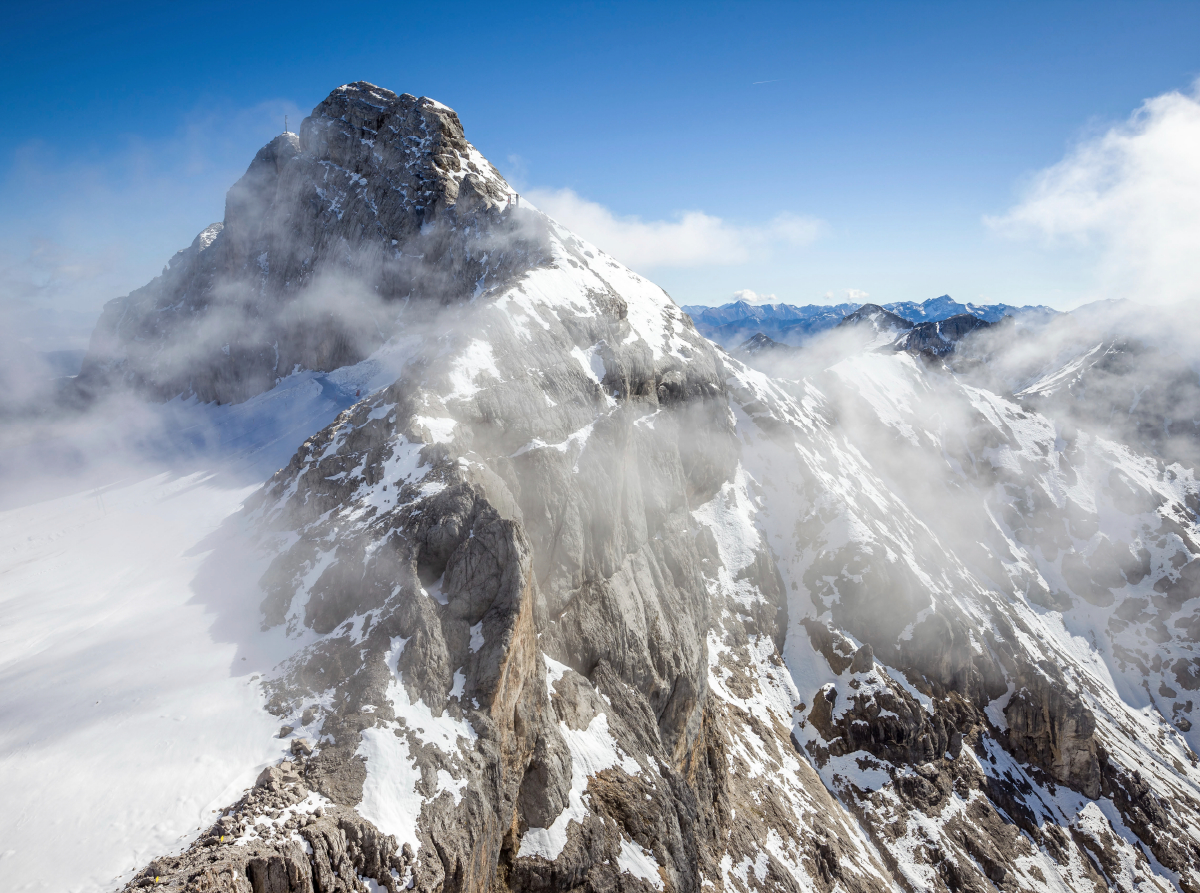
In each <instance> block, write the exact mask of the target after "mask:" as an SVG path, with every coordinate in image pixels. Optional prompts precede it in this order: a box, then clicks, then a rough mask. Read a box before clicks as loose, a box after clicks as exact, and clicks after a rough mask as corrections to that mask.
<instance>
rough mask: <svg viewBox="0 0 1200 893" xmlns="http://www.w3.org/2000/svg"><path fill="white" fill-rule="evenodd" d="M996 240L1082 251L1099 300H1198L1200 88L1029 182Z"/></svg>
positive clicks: (1161, 102) (1174, 96)
mask: <svg viewBox="0 0 1200 893" xmlns="http://www.w3.org/2000/svg"><path fill="white" fill-rule="evenodd" d="M986 220H987V223H988V224H989V225H990V226H992V227H993V228H995V229H996V230H997V231H999V232H1001V233H1004V234H1006V235H1010V236H1015V237H1029V236H1040V237H1042V238H1044V239H1045V240H1046V241H1047V243H1048V244H1050V245H1052V246H1063V245H1067V246H1073V247H1085V248H1089V249H1091V250H1094V251H1095V252H1096V253H1097V256H1098V258H1099V264H1098V267H1097V273H1098V276H1099V282H1098V292H1099V296H1102V297H1128V298H1134V299H1137V300H1139V301H1145V302H1154V303H1167V302H1172V303H1173V302H1176V301H1180V300H1183V299H1187V298H1194V297H1196V296H1197V295H1198V294H1200V81H1198V82H1197V83H1196V84H1195V85H1194V86H1193V88H1192V91H1191V92H1190V93H1180V92H1171V93H1166V94H1164V95H1162V96H1157V97H1155V98H1153V99H1149V100H1147V101H1146V102H1144V103H1143V104H1142V106H1141V108H1139V109H1138V110H1137V111H1136V112H1134V114H1133V115H1132V116H1131V117H1130V118H1129V120H1128V121H1126V122H1124V123H1122V124H1120V125H1118V126H1115V127H1112V128H1111V129H1109V130H1108V131H1107V132H1105V133H1103V134H1101V135H1100V136H1098V137H1095V138H1092V139H1089V140H1087V141H1085V142H1083V143H1081V144H1080V145H1079V146H1077V147H1076V148H1075V149H1074V150H1073V151H1071V152H1070V153H1069V154H1068V155H1067V156H1066V157H1065V158H1064V159H1063V160H1062V161H1060V162H1059V163H1058V164H1055V165H1054V166H1052V167H1050V168H1047V169H1046V170H1044V171H1042V172H1041V173H1039V174H1038V175H1037V177H1036V178H1035V179H1034V180H1033V182H1032V184H1031V186H1030V188H1029V190H1028V191H1027V193H1026V195H1025V196H1024V198H1023V199H1022V201H1021V202H1020V203H1019V204H1018V205H1016V207H1014V208H1012V209H1011V210H1010V211H1009V212H1008V213H1007V214H1006V215H1004V216H1003V217H999V218H987V219H986Z"/></svg>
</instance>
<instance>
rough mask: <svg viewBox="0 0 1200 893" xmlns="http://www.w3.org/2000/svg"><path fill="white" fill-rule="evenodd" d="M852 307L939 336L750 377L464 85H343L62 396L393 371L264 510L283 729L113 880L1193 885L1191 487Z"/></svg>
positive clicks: (961, 328) (1165, 461)
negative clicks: (181, 842) (204, 823)
mask: <svg viewBox="0 0 1200 893" xmlns="http://www.w3.org/2000/svg"><path fill="white" fill-rule="evenodd" d="M863 310H866V312H865V313H864V312H863ZM863 310H860V311H856V314H857V315H858V317H859V319H866V321H867V323H868V324H870V325H872V326H875V327H876V329H877V331H879V332H883V331H884V330H885V329H886V331H887V333H891V334H890V336H889V337H892V338H893V339H894V338H895V337H899V336H900V335H903V336H904V337H905V338H909V339H912V338H914V337H916V338H918V339H919V343H916V342H914V343H913V344H912V345H911V347H912V349H903V350H895V349H892V350H888V351H880V350H862V351H858V352H855V353H852V354H851V355H850V356H847V357H843V358H841V359H839V361H838V362H836V363H835V364H832V365H830V366H829V367H828V368H825V369H823V370H820V372H819V373H816V374H813V375H811V376H808V377H805V378H787V377H782V376H776V377H771V376H768V375H766V374H765V373H763V372H759V371H756V370H754V369H751V368H749V367H747V366H746V365H744V364H743V363H742V362H740V361H739V360H738V359H736V358H735V357H733V356H730V355H729V354H727V353H725V352H724V351H723V350H721V349H720V348H718V347H716V346H715V345H714V344H713V343H712V342H710V341H708V340H707V339H706V338H704V337H703V336H702V335H701V334H699V333H698V332H697V330H696V328H695V327H694V326H693V323H692V321H691V319H690V318H689V316H688V315H687V314H685V313H684V312H683V311H682V310H681V309H680V308H679V307H678V306H676V305H675V303H674V302H673V301H672V300H671V298H670V297H668V296H667V295H666V294H665V293H664V292H663V291H662V290H661V289H660V288H658V287H657V286H655V285H654V284H653V283H651V282H649V281H647V280H645V279H644V278H642V277H640V276H638V275H636V274H635V273H633V272H631V271H630V270H628V269H627V268H625V267H624V266H623V265H621V264H620V263H619V262H617V261H616V260H614V259H613V258H611V257H609V256H608V255H606V254H605V253H604V252H603V251H602V250H600V248H599V247H596V246H593V245H590V244H588V243H587V242H585V241H584V240H582V239H580V238H578V237H577V236H575V235H573V234H572V233H571V232H569V231H567V230H566V229H564V228H563V227H562V226H560V225H558V224H557V223H556V222H555V221H553V220H551V219H549V218H547V217H545V216H544V215H542V214H541V213H540V212H539V211H537V210H536V208H533V207H530V206H528V205H527V204H526V203H523V202H520V201H519V199H518V198H517V197H516V196H515V195H514V193H513V191H512V190H511V189H510V188H509V187H508V185H507V184H506V183H505V181H504V180H503V179H502V178H501V177H500V175H499V174H498V173H497V172H496V171H495V169H494V168H493V167H492V166H491V165H490V164H489V163H488V162H487V161H486V160H485V159H484V158H483V157H482V156H481V155H480V154H479V152H478V151H477V150H476V149H475V148H474V147H473V146H471V144H470V143H468V142H467V141H466V139H465V137H464V134H463V130H462V127H461V125H460V123H459V120H458V117H457V116H456V115H455V113H454V112H453V111H451V110H450V109H448V108H446V107H445V106H443V105H441V104H439V103H437V102H434V101H432V100H430V99H426V98H420V99H417V98H414V97H412V96H409V95H407V94H402V95H396V94H394V93H391V92H389V91H387V90H383V89H380V88H378V87H375V86H373V85H370V84H366V83H362V82H360V83H356V84H350V85H347V86H343V87H339V88H338V89H337V90H335V91H334V92H333V93H332V94H330V96H329V98H328V99H326V100H325V101H324V102H322V103H321V104H320V105H318V106H317V107H316V108H315V109H314V110H313V113H312V115H311V116H310V117H308V118H307V119H305V121H304V123H303V124H302V126H301V128H300V133H299V135H298V136H297V135H291V134H285V135H283V136H281V137H278V138H277V139H275V140H274V141H273V142H272V143H271V144H269V145H268V146H266V147H264V148H263V150H262V151H260V152H259V154H258V155H257V156H256V157H255V159H254V161H253V162H252V163H251V166H250V168H249V170H248V171H247V173H246V175H245V176H244V177H243V178H242V179H241V180H240V181H238V183H237V184H236V185H235V186H234V187H233V188H232V189H231V190H230V192H229V196H228V198H227V203H226V215H225V220H224V221H223V222H222V223H220V224H214V225H213V226H211V227H209V228H208V229H206V230H205V231H204V232H203V233H201V234H200V235H199V236H198V237H197V239H196V241H195V242H193V244H192V245H191V246H190V247H189V248H187V249H185V250H184V251H182V252H180V253H179V254H178V255H176V257H175V258H174V259H173V260H172V261H171V263H170V264H169V265H168V267H167V269H166V270H165V271H164V273H163V275H162V276H160V277H159V278H157V279H155V280H154V281H153V282H151V283H150V284H149V285H147V286H146V287H145V288H143V289H139V290H138V291H136V292H134V293H132V294H131V295H129V296H128V297H126V298H122V299H119V300H117V301H114V302H113V303H112V304H110V305H109V306H108V308H107V309H106V310H105V314H104V317H103V319H102V321H101V323H100V326H99V328H98V329H97V332H96V335H95V337H94V339H93V342H92V350H91V352H90V353H89V355H88V358H87V360H86V362H85V368H84V372H83V374H82V375H81V376H80V379H79V384H78V388H79V390H80V396H81V399H85V400H87V399H96V395H98V394H102V393H103V392H105V391H106V390H107V389H112V388H117V387H132V388H134V389H136V390H138V391H139V392H141V393H143V394H146V395H149V396H150V397H152V398H155V399H166V398H170V397H174V396H177V395H185V396H195V397H197V398H198V399H199V400H201V401H222V402H230V401H232V402H237V401H244V400H246V399H248V398H251V397H253V396H254V395H255V394H259V393H261V392H263V391H265V390H267V389H271V388H273V387H274V386H275V384H276V382H277V381H278V380H280V379H283V378H286V377H287V376H289V375H291V374H293V373H296V372H298V371H299V370H306V369H307V370H313V369H325V370H327V369H331V368H334V367H337V366H345V365H348V364H355V363H360V362H371V361H370V360H368V359H367V358H368V357H370V356H371V355H372V354H373V353H374V352H376V351H377V350H380V349H383V350H388V351H390V352H391V353H390V356H392V357H393V360H394V361H396V362H398V363H399V368H400V372H399V374H398V375H397V376H396V377H395V379H394V381H389V382H388V383H386V384H384V385H383V386H381V387H378V388H374V389H370V390H367V391H366V392H364V393H362V394H360V395H359V397H360V399H359V400H358V402H356V403H355V404H354V405H353V406H351V407H350V408H349V409H346V410H345V411H344V412H342V413H341V415H340V416H338V417H337V419H336V421H334V422H333V424H331V425H329V426H328V427H326V428H324V429H323V430H319V431H312V432H311V436H310V437H308V439H307V440H306V441H305V442H304V444H303V446H302V447H301V448H300V449H299V450H298V451H297V452H296V453H295V455H294V456H293V457H292V458H291V460H290V461H289V462H288V464H287V465H286V466H285V467H283V468H281V469H279V470H278V471H277V472H276V473H275V474H274V476H273V477H271V478H270V479H269V480H268V481H266V482H265V484H264V485H263V486H262V487H261V489H260V490H259V491H258V492H257V494H256V495H255V496H253V497H252V498H251V499H250V500H249V501H248V502H247V504H246V506H245V509H244V512H243V517H242V519H241V521H242V522H243V523H244V524H245V525H246V530H247V531H248V534H247V535H248V536H250V537H251V538H252V539H253V541H254V543H255V544H256V548H257V549H258V550H260V552H261V553H263V554H264V555H265V556H266V557H267V559H269V567H268V569H267V571H266V573H265V574H264V575H263V576H262V578H261V581H260V588H261V599H262V601H261V608H260V613H261V621H262V624H263V626H264V628H267V629H273V630H277V631H279V633H280V635H282V636H284V637H286V638H287V640H288V641H289V642H291V643H292V651H291V654H290V656H289V657H288V658H287V659H286V660H284V661H282V662H281V663H280V664H279V665H278V666H277V667H276V668H275V670H274V671H273V673H271V674H270V675H269V676H268V677H267V678H265V679H263V680H260V682H261V684H262V685H263V700H264V704H265V707H266V709H267V710H269V711H270V712H271V713H272V714H274V716H275V717H276V718H277V720H278V723H279V725H280V727H281V728H280V735H281V736H282V737H284V738H285V739H290V741H291V745H290V746H291V756H290V757H289V758H288V759H286V760H284V761H283V762H281V763H278V764H273V765H269V766H267V767H266V768H265V769H263V771H262V774H261V775H260V776H259V778H258V782H257V784H256V785H255V786H254V787H253V788H251V789H249V790H247V791H246V792H245V793H244V795H243V796H241V798H240V799H237V800H236V802H230V803H228V804H227V806H226V808H225V809H223V810H222V811H221V812H220V813H219V815H217V816H216V818H215V821H213V823H212V824H211V826H209V827H206V828H203V829H201V830H200V831H199V832H198V834H197V835H196V836H195V837H194V839H192V840H190V841H187V842H186V844H187V845H186V847H185V848H183V849H181V850H179V851H176V852H173V853H164V854H162V855H161V857H159V858H157V859H155V860H154V861H153V862H152V863H150V864H149V865H147V866H145V868H144V870H142V871H141V872H140V873H139V874H138V875H137V877H135V879H134V880H133V881H131V882H130V884H129V888H130V889H139V888H149V887H162V888H165V889H169V890H180V891H182V890H198V891H247V893H248V891H254V893H285V891H287V893H291V891H296V893H310V891H317V893H325V891H367V890H379V889H387V890H389V891H393V893H394V891H398V890H402V889H414V890H421V891H427V893H442V891H446V893H460V891H462V893H465V891H514V893H515V891H538V893H551V891H584V890H586V891H596V893H609V891H644V893H649V891H652V890H657V891H680V893H702V891H704V890H706V889H712V890H726V891H738V893H748V891H752V890H762V891H766V890H771V891H798V890H805V891H807V890H817V891H821V893H830V891H846V893H866V891H885V890H886V891H981V893H982V891H994V890H1002V891H1075V893H1078V891H1101V890H1122V891H1135V890H1136V891H1147V890H1161V891H1170V890H1180V891H1189V893H1195V891H1200V766H1198V765H1197V763H1198V761H1197V756H1196V749H1197V747H1200V739H1198V738H1197V736H1198V735H1200V731H1198V730H1197V729H1196V726H1195V723H1196V722H1197V720H1198V719H1200V717H1197V716H1194V715H1193V713H1194V707H1195V704H1196V703H1198V702H1200V695H1197V694H1196V692H1197V690H1200V654H1198V653H1197V647H1198V639H1200V613H1198V608H1200V602H1197V601H1196V598H1197V596H1198V595H1200V588H1198V587H1200V561H1198V558H1200V529H1198V528H1197V516H1196V510H1197V508H1200V486H1198V484H1197V481H1196V477H1195V473H1194V469H1193V468H1191V467H1188V466H1186V465H1185V464H1182V463H1180V462H1179V461H1175V460H1174V459H1173V458H1172V457H1171V456H1169V455H1166V454H1165V453H1162V452H1158V453H1156V452H1154V448H1153V446H1154V445H1153V444H1151V445H1150V446H1149V447H1148V446H1147V445H1146V444H1144V443H1138V442H1134V441H1133V440H1131V439H1130V438H1127V437H1124V436H1123V433H1122V431H1121V430H1118V429H1115V428H1114V429H1105V430H1099V429H1098V428H1096V427H1094V426H1089V425H1088V424H1087V419H1086V418H1084V417H1083V416H1078V417H1076V416H1072V423H1071V424H1070V425H1069V426H1068V425H1066V424H1065V423H1063V422H1062V421H1061V420H1060V419H1059V418H1058V417H1056V415H1055V414H1054V413H1055V412H1057V410H1056V407H1057V406H1059V404H1058V403H1056V402H1055V401H1053V400H1050V399H1049V398H1048V396H1047V397H1046V398H1044V399H1043V402H1042V403H1040V404H1038V405H1037V406H1034V405H1032V404H1031V402H1030V401H1028V400H1025V399H1024V398H1022V397H1021V396H1019V395H1018V391H1019V390H1020V387H1019V383H1016V382H1015V379H1013V377H1012V376H1011V375H1010V376H1008V377H1005V375H1006V373H1005V372H1004V370H1003V369H1001V368H1000V361H999V360H997V359H996V357H998V356H1000V355H1001V354H1003V345H1002V344H1001V345H991V346H987V345H983V346H980V347H979V348H978V349H975V348H972V350H971V351H969V352H968V351H961V352H951V351H946V350H945V349H943V345H945V344H948V343H955V342H960V339H962V341H961V342H960V343H966V339H976V340H979V339H982V338H983V337H984V336H986V335H987V334H988V331H990V329H989V327H986V326H983V327H980V326H979V321H978V320H977V319H976V317H974V316H971V317H970V319H971V322H966V321H962V320H961V318H960V317H956V318H955V319H957V320H959V321H958V322H956V321H955V320H950V321H948V322H949V324H948V323H947V322H946V321H933V322H924V321H923V322H921V323H920V324H919V325H918V326H915V327H914V325H913V324H912V323H911V322H908V321H907V320H904V319H901V322H902V323H905V325H895V324H893V323H892V318H893V317H894V318H896V319H900V318H899V317H895V315H894V314H891V313H889V312H888V311H886V310H883V308H874V310H867V308H863ZM875 311H878V312H875ZM882 314H886V315H882ZM844 315H845V314H842V316H844ZM839 318H841V317H840V316H839ZM846 319H847V320H850V317H849V316H847V317H846ZM851 324H853V320H850V321H849V322H847V323H846V325H851ZM921 327H931V328H928V329H927V330H926V329H924V328H921ZM975 328H978V329H979V331H978V332H974V333H971V332H969V331H968V330H969V329H975ZM990 328H991V329H1001V328H1002V327H1001V326H994V327H990ZM918 329H920V330H921V332H920V334H919V335H918V334H917V330H918ZM967 353H969V354H970V358H971V359H972V360H973V364H968V365H969V368H967V367H966V366H964V367H962V368H958V367H956V366H955V365H954V362H957V361H958V360H962V359H965V356H966V354H967ZM960 354H962V356H960ZM1023 356H1024V354H1023ZM1054 356H1057V355H1054ZM956 357H957V358H958V359H956ZM397 358H398V359H397ZM1052 360H1053V357H1050V358H1049V359H1047V360H1046V363H1051V361H1052ZM1070 361H1071V358H1070V357H1068V358H1067V359H1065V360H1061V359H1060V363H1069V362H1070ZM989 364H993V365H989ZM1064 368H1065V367H1064ZM987 369H991V370H993V373H992V374H991V377H988V376H986V375H985V374H984V371H986V370H987ZM981 370H984V371H981ZM1039 370H1040V372H1039V374H1040V376H1041V377H1040V378H1038V379H1037V381H1039V382H1042V385H1041V386H1040V388H1041V389H1040V391H1038V393H1041V394H1045V395H1049V394H1050V393H1051V391H1052V390H1053V388H1051V387H1050V385H1049V384H1048V382H1050V381H1051V380H1052V378H1053V376H1052V374H1051V373H1052V371H1053V370H1051V369H1050V368H1049V367H1047V366H1045V364H1043V366H1040V367H1039ZM1110 372H1111V374H1116V372H1115V371H1113V370H1110ZM1064 374H1065V373H1064ZM1024 381H1025V382H1026V384H1027V385H1028V376H1026V379H1025V380H1024ZM997 382H999V383H997ZM1028 386H1029V387H1032V385H1028ZM1114 388H1115V386H1114ZM1114 392H1115V390H1114Z"/></svg>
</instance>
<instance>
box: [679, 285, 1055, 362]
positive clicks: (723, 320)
mask: <svg viewBox="0 0 1200 893" xmlns="http://www.w3.org/2000/svg"><path fill="white" fill-rule="evenodd" d="M864 307H882V309H884V310H886V311H888V312H889V313H892V314H894V315H896V316H898V317H901V318H902V319H906V320H908V321H909V322H912V323H925V322H939V321H941V320H945V319H949V318H951V317H953V316H963V315H965V316H974V317H976V318H978V319H982V320H984V321H986V322H999V321H1000V320H1001V319H1003V318H1004V317H1006V316H1012V317H1020V318H1023V319H1025V320H1033V321H1038V322H1045V321H1047V320H1049V319H1052V318H1053V317H1055V316H1057V315H1058V311H1056V310H1052V309H1050V308H1049V307H1043V306H1040V305H1037V306H1024V307H1013V306H1010V305H1008V304H960V303H959V302H957V301H955V300H953V299H951V297H950V296H949V295H942V296H941V297H940V298H930V299H929V300H928V301H923V302H921V303H916V302H913V301H900V302H897V303H892V304H883V305H879V304H833V305H819V304H807V305H805V306H803V307H797V306H793V305H791V304H750V303H748V302H746V301H735V302H733V303H730V304H723V305H722V306H720V307H707V306H704V305H701V304H693V305H688V306H685V307H684V308H683V309H684V311H686V312H687V313H688V314H689V315H690V316H691V318H692V322H693V323H695V325H696V328H697V330H698V331H699V332H700V334H702V335H704V337H706V338H709V339H711V340H712V341H715V342H717V343H718V344H720V345H722V346H724V347H726V348H730V349H732V348H734V347H736V346H738V345H740V344H741V343H742V342H743V341H745V340H746V339H748V338H750V337H752V336H754V335H756V334H760V333H761V334H764V335H766V336H767V337H769V338H770V339H771V340H773V341H778V342H780V343H781V344H789V345H792V346H799V345H801V344H804V343H805V342H806V341H808V340H810V339H811V338H812V337H813V336H814V335H817V334H820V333H821V332H825V331H828V330H829V329H832V328H834V327H835V326H837V325H838V324H839V323H840V322H841V321H842V319H843V318H844V317H846V316H849V315H852V314H853V313H855V312H856V311H858V310H859V309H860V308H864Z"/></svg>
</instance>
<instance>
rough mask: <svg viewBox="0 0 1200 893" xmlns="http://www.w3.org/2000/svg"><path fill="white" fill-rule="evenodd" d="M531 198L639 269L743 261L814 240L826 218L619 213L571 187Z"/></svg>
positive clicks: (530, 195)
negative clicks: (742, 220)
mask: <svg viewBox="0 0 1200 893" xmlns="http://www.w3.org/2000/svg"><path fill="white" fill-rule="evenodd" d="M527 197H528V199H529V200H530V201H531V202H532V203H533V204H534V205H535V206H537V207H538V208H539V209H540V210H542V211H544V212H546V213H547V214H549V215H550V216H551V217H553V218H554V219H555V220H557V221H558V222H559V223H561V224H563V225H564V226H566V227H567V228H568V229H570V230H572V231H574V232H576V233H578V234H579V235H581V236H583V237H584V238H585V239H587V240H588V241H589V242H592V243H593V244H595V245H596V246H597V247H598V248H600V249H601V250H603V251H606V252H607V253H609V254H611V255H612V256H613V257H615V258H617V259H618V260H619V261H621V262H622V263H624V264H626V265H628V266H630V267H632V268H634V269H651V268H655V267H702V266H718V265H727V264H742V263H747V262H749V261H754V260H762V259H765V258H767V257H769V256H770V255H771V254H772V253H774V252H775V251H777V250H779V249H786V248H798V247H801V246H804V245H808V244H810V243H811V242H812V241H813V240H814V239H816V238H817V236H818V235H819V234H820V231H821V229H822V226H823V224H822V222H821V221H819V220H816V219H815V218H811V217H800V216H797V215H795V214H779V215H777V216H776V217H774V218H773V219H772V220H770V221H769V222H767V223H766V224H764V225H759V226H742V225H738V224H734V223H729V222H727V221H725V220H722V219H721V218H720V217H714V216H712V215H711V214H705V213H704V212H703V211H684V212H682V213H681V214H679V215H677V216H676V218H675V219H674V220H642V219H641V218H640V217H618V216H616V215H615V214H613V212H612V211H610V210H609V209H608V208H606V207H604V206H603V205H601V204H598V203H596V202H593V201H588V200H587V199H585V198H582V197H581V196H579V195H578V194H576V193H575V192H574V191H572V190H570V189H559V190H553V191H550V190H531V191H530V192H529V193H528V194H527Z"/></svg>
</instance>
